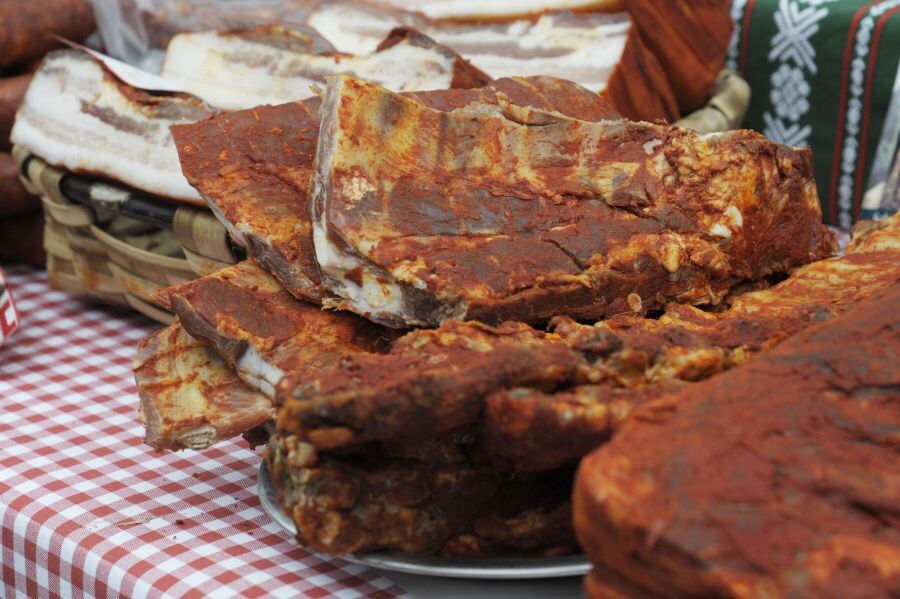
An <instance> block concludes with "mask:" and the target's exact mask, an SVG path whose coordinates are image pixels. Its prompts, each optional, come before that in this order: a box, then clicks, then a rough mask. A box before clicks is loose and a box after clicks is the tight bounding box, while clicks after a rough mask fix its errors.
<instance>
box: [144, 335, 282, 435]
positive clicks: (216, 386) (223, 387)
mask: <svg viewBox="0 0 900 599" xmlns="http://www.w3.org/2000/svg"><path fill="white" fill-rule="evenodd" d="M134 378H135V381H136V383H137V387H138V391H139V393H140V396H141V419H142V420H143V421H144V426H145V427H146V433H145V436H144V442H145V443H147V444H148V445H152V446H153V447H156V448H157V449H204V448H206V447H209V446H210V445H212V444H214V443H216V442H218V441H222V440H225V439H230V438H232V437H236V436H238V435H241V434H243V433H246V432H247V431H249V430H251V429H253V428H255V427H257V426H259V425H261V424H263V423H265V422H267V421H268V420H270V419H271V418H272V416H273V415H274V412H275V409H274V407H273V405H272V400H271V399H269V398H268V397H266V396H265V395H264V394H262V393H260V392H259V391H256V390H253V389H251V388H249V387H247V386H246V385H245V384H244V383H242V382H241V381H240V380H239V379H238V378H237V377H236V376H235V375H234V373H233V372H232V371H231V369H230V368H229V367H228V365H227V364H226V363H225V362H224V361H222V360H221V359H220V358H219V357H217V356H216V355H215V354H213V353H211V352H210V351H209V350H208V349H207V347H206V346H205V345H204V344H202V343H201V342H199V341H197V340H196V339H194V338H192V337H191V336H190V335H188V334H187V333H186V332H185V330H184V328H183V327H182V326H181V325H179V324H177V323H176V324H173V325H171V326H169V327H167V328H165V329H163V330H161V331H159V332H157V333H156V334H154V335H152V336H151V337H149V338H147V339H145V340H144V341H142V342H141V344H140V346H139V347H138V352H137V355H136V356H135V358H134Z"/></svg>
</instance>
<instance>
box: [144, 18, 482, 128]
mask: <svg viewBox="0 0 900 599" xmlns="http://www.w3.org/2000/svg"><path fill="white" fill-rule="evenodd" d="M298 38H299V40H298ZM306 40H307V37H306V36H305V35H304V34H302V33H297V32H295V31H292V30H290V29H285V28H283V27H280V26H276V25H265V26H261V27H256V28H253V29H248V30H242V31H232V32H203V33H182V34H180V35H177V36H175V37H174V38H173V39H172V41H171V42H170V43H169V47H168V49H167V50H166V60H165V63H164V64H163V68H162V74H163V76H164V77H166V78H168V79H172V80H175V81H178V82H179V83H180V84H181V85H182V86H183V87H184V89H185V90H186V91H188V92H190V93H192V94H195V95H197V96H199V97H201V98H203V99H204V100H206V101H207V102H209V103H210V104H213V105H214V106H218V107H220V108H223V109H228V110H238V109H243V108H250V107H253V106H258V105H261V104H281V103H283V102H288V101H292V100H300V99H303V98H307V97H309V96H311V95H313V91H312V90H311V87H312V86H313V85H315V84H319V83H322V82H323V81H324V79H325V76H326V75H330V74H335V73H346V74H352V75H353V76H355V77H360V78H362V79H366V80H369V81H374V82H377V83H379V84H380V85H384V86H385V87H388V88H389V89H392V90H394V91H398V92H399V91H416V90H427V89H447V88H451V87H461V88H467V87H480V86H482V85H484V84H485V83H487V82H488V81H489V80H490V78H489V77H487V76H486V75H485V74H484V73H482V72H481V71H479V70H478V69H476V68H475V67H473V66H472V65H470V64H469V63H468V62H466V61H465V60H463V59H461V58H460V57H459V55H457V54H456V53H455V52H454V51H453V50H451V49H449V48H447V47H445V46H441V45H439V44H436V43H435V42H434V41H433V40H431V39H430V38H428V37H427V36H425V35H423V34H421V33H418V32H417V31H414V30H412V29H408V28H400V29H396V30H394V31H392V32H391V33H390V35H389V36H388V37H387V39H385V40H384V41H383V42H381V44H380V45H379V46H378V48H377V50H376V51H375V52H372V53H371V54H362V55H346V54H338V53H335V52H332V51H329V49H328V48H315V47H313V45H312V44H310V43H303V42H305V41H306ZM316 50H324V52H322V51H319V52H316Z"/></svg>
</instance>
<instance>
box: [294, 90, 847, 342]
mask: <svg viewBox="0 0 900 599" xmlns="http://www.w3.org/2000/svg"><path fill="white" fill-rule="evenodd" d="M321 115H322V124H321V129H320V135H319V140H318V149H317V155H316V171H315V174H314V176H313V180H312V184H311V193H312V220H313V223H312V225H313V243H314V246H315V250H316V258H317V260H318V262H319V265H320V268H321V270H322V274H323V283H324V284H325V286H326V287H328V288H329V289H331V290H332V291H333V292H335V293H336V294H337V295H339V296H341V297H343V298H344V300H345V302H344V304H343V306H344V307H346V308H348V309H350V310H353V311H355V312H358V313H359V314H362V315H364V316H366V317H368V318H370V319H373V320H375V321H377V322H381V323H383V324H385V325H388V326H394V327H402V326H427V325H434V324H437V323H439V322H441V321H443V320H446V319H449V318H460V319H464V318H471V319H480V320H484V321H487V322H501V321H503V320H522V321H540V320H542V319H546V318H549V317H550V316H554V315H559V314H568V315H570V316H573V317H578V318H601V317H605V316H610V315H612V314H616V313H620V312H627V311H633V312H635V313H638V314H646V313H647V312H648V311H652V310H657V309H661V308H662V307H663V306H664V305H665V304H666V303H667V302H670V301H676V302H679V303H690V304H710V303H713V304H714V303H717V302H719V301H720V300H721V298H722V297H724V296H725V295H726V294H727V292H728V290H729V289H730V288H731V287H733V286H735V285H737V284H739V283H741V282H743V281H746V280H753V279H759V278H762V277H765V276H768V275H771V274H775V273H779V272H785V271H787V270H789V269H791V268H794V267H796V266H799V265H802V264H805V263H807V262H809V261H811V260H815V259H819V258H823V257H825V256H827V255H828V254H830V253H831V251H832V249H833V243H834V241H833V237H832V235H831V234H830V233H829V232H828V231H827V229H826V228H825V227H824V225H822V224H821V213H820V209H819V202H818V199H817V194H816V190H815V182H814V180H813V178H812V171H811V155H810V153H809V151H808V150H802V149H792V148H788V147H785V146H780V145H778V144H775V143H773V142H771V141H769V140H767V139H765V138H764V137H762V136H761V135H759V134H757V133H753V132H750V131H734V132H728V133H723V134H717V135H710V136H700V135H698V134H696V133H694V132H691V131H688V130H684V129H678V128H674V127H665V126H659V125H652V124H649V123H632V122H627V121H602V122H599V123H588V122H585V121H580V120H573V119H567V118H564V117H561V116H559V115H552V114H547V113H543V112H541V111H538V110H534V109H522V108H521V107H515V106H512V105H506V106H503V105H501V106H500V107H490V106H489V107H482V108H470V109H468V110H467V111H458V112H454V113H445V112H439V111H435V110H432V109H430V108H428V107H425V106H423V105H421V104H418V103H416V102H414V101H412V100H410V99H407V98H404V97H402V96H399V95H397V94H392V93H391V92H389V91H387V90H385V89H383V88H379V87H378V86H375V85H371V84H368V83H364V82H362V81H359V80H356V79H352V78H349V77H343V76H339V77H333V78H330V79H329V85H328V90H327V92H326V95H325V98H324V100H323V105H322V109H321ZM376 147H377V148H379V150H378V151H374V150H373V148H376ZM775 223H778V224H777V226H776V224H775Z"/></svg>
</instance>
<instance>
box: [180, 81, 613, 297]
mask: <svg viewBox="0 0 900 599" xmlns="http://www.w3.org/2000/svg"><path fill="white" fill-rule="evenodd" d="M409 96H410V97H412V98H414V99H415V100H416V101H418V102H421V103H423V104H424V105H426V106H430V107H432V108H435V109H437V110H444V111H449V110H454V109H458V108H462V107H464V106H467V105H470V104H473V103H486V104H496V103H498V102H499V101H501V99H503V100H504V101H506V100H507V99H508V101H511V102H513V103H515V104H517V105H519V106H523V107H533V108H540V109H544V110H551V111H557V112H561V113H563V114H566V115H568V116H571V117H573V118H579V119H583V120H590V121H596V120H601V119H604V118H617V117H618V114H617V113H616V111H615V110H613V108H612V107H611V106H610V105H609V103H607V102H606V101H604V100H603V99H602V98H600V97H598V96H597V94H594V93H592V92H590V91H588V90H587V89H585V88H583V87H581V86H579V85H577V84H574V83H571V82H568V81H564V80H562V79H555V78H553V77H529V78H509V79H498V80H496V81H492V82H491V83H490V84H488V85H487V86H485V87H483V88H480V89H451V90H438V91H428V92H417V93H411V94H409ZM318 111H319V98H318V97H315V98H310V99H308V100H304V101H302V102H293V103H288V104H282V105H278V106H258V107H255V108H252V109H249V110H243V111H239V112H233V113H223V114H221V115H218V116H216V117H214V118H211V119H207V120H205V121H201V122H199V123H195V124H190V125H180V126H175V127H172V136H173V137H174V139H175V144H176V147H177V148H178V153H179V156H180V159H181V168H182V171H183V173H184V175H185V177H187V179H188V181H189V182H190V183H191V185H193V186H194V187H195V188H196V189H197V190H198V191H199V192H200V193H201V194H202V196H203V197H204V198H205V199H206V201H207V203H208V204H209V206H210V207H211V208H212V210H213V211H214V212H215V213H216V214H217V215H218V217H219V220H221V221H222V222H223V223H224V224H225V226H226V227H227V228H228V229H229V231H230V232H231V236H232V238H233V239H235V240H236V241H237V242H238V243H240V244H241V245H243V246H244V247H246V248H247V251H248V253H249V255H250V256H251V257H252V258H254V259H255V260H256V261H257V262H259V263H260V264H261V265H263V266H264V267H265V268H266V269H267V270H268V271H269V272H271V273H272V274H273V275H274V276H275V277H276V278H277V279H278V280H279V281H280V282H281V284H282V285H284V287H285V288H286V289H287V290H288V291H289V292H291V293H292V294H294V296H296V297H298V298H305V299H309V300H311V301H317V302H318V301H321V300H322V299H323V298H327V297H328V296H329V295H330V294H329V292H328V291H327V290H326V289H324V288H323V287H322V286H321V280H320V277H319V267H318V264H317V263H316V259H315V251H314V250H313V247H312V232H311V227H310V220H309V182H310V178H311V176H312V167H313V160H314V158H315V151H316V142H317V140H318V136H319V115H318Z"/></svg>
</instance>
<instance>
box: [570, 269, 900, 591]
mask: <svg viewBox="0 0 900 599" xmlns="http://www.w3.org/2000/svg"><path fill="white" fill-rule="evenodd" d="M898 309H900V286H897V285H894V286H892V287H891V288H889V289H887V290H886V291H883V292H881V293H880V294H878V295H877V296H873V297H872V298H870V299H869V300H866V301H864V302H862V303H860V304H859V305H858V306H856V307H855V308H854V309H852V310H851V311H849V312H847V313H846V314H844V315H842V316H840V317H837V318H835V319H833V320H831V321H829V322H827V323H823V324H821V325H818V326H815V327H812V328H810V329H807V330H806V331H804V332H802V333H800V334H799V335H797V336H795V337H794V338H792V339H790V340H788V341H786V342H785V343H783V344H782V345H781V346H779V347H778V348H776V349H775V350H773V351H772V352H769V353H767V354H764V355H763V356H761V357H759V358H757V359H756V360H755V361H753V362H751V363H749V364H746V365H743V366H741V367H740V368H736V369H734V370H732V371H730V372H728V373H726V374H723V375H721V376H718V377H715V378H713V379H710V380H709V381H706V382H703V383H700V384H697V385H693V386H691V387H690V388H688V389H686V390H685V391H683V392H682V393H680V394H678V395H676V396H673V397H671V398H669V399H665V400H660V401H657V402H653V403H650V404H648V405H647V406H645V407H644V408H642V409H640V410H638V411H637V412H635V414H634V415H633V416H632V418H631V419H630V420H629V422H628V423H627V424H626V426H625V427H623V429H622V430H621V431H620V432H619V433H618V434H617V435H616V436H615V437H614V438H613V440H612V441H611V442H610V443H608V444H607V445H605V446H603V447H602V448H600V449H599V450H597V451H596V452H594V453H593V454H591V455H590V456H588V457H587V458H585V460H583V461H582V464H581V467H580V470H579V475H578V478H577V483H576V488H575V493H574V501H575V525H576V530H577V532H578V534H579V538H580V541H581V545H582V547H583V548H584V549H585V550H586V552H587V553H588V554H589V555H590V557H591V559H592V561H594V562H595V563H597V564H599V565H601V566H603V567H604V568H608V569H611V570H613V571H615V572H616V573H618V574H619V575H621V576H623V577H624V578H626V579H628V580H629V581H631V582H632V583H633V584H635V585H637V586H640V587H643V588H644V589H645V590H646V591H647V592H649V593H651V594H655V595H658V596H663V597H684V596H704V597H747V598H749V597H760V596H765V597H773V598H780V597H785V598H786V597H868V598H871V597H892V596H896V594H897V593H898V591H900V519H898V512H897V506H898V505H900V481H898V479H897V474H896V472H897V468H896V466H897V441H896V437H897V431H898V430H900V323H898V320H897V313H898ZM662 448H665V449H662ZM587 588H588V589H589V590H591V589H593V588H594V587H593V584H589V585H587ZM645 595H646V593H644V594H643V595H642V594H634V595H624V596H629V597H632V596H645ZM594 596H596V597H601V596H605V595H603V594H602V593H598V594H596V595H594Z"/></svg>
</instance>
